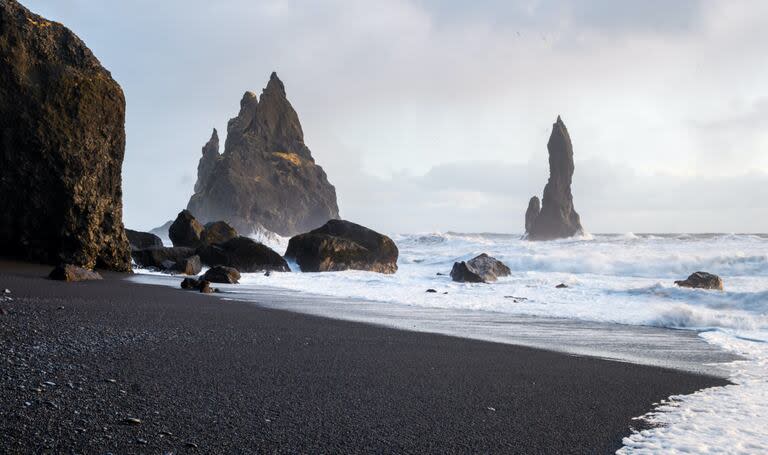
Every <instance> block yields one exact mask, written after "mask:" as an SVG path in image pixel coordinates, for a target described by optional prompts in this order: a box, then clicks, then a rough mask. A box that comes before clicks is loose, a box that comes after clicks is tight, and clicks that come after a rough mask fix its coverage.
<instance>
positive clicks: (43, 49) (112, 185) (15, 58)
mask: <svg viewBox="0 0 768 455" xmlns="http://www.w3.org/2000/svg"><path fill="white" fill-rule="evenodd" d="M124 125H125V98H124V96H123V91H122V89H121V88H120V85H118V83H117V82H115V80H114V79H112V76H111V74H110V73H109V71H107V70H106V69H104V68H103V67H102V66H101V64H100V63H99V61H98V59H97V58H96V57H95V56H94V55H93V53H92V52H91V50H90V49H88V47H86V45H85V44H84V43H83V42H82V41H81V40H80V38H78V37H77V36H76V35H75V34H74V33H72V32H71V31H70V30H69V29H67V28H66V27H64V26H63V25H61V24H59V23H56V22H51V21H49V20H47V19H45V18H43V17H40V16H38V15H36V14H33V13H31V12H30V11H29V10H28V9H26V8H25V7H24V6H22V5H21V4H19V2H17V1H13V0H2V1H0V194H2V197H0V213H2V216H0V249H2V254H3V255H8V256H15V257H20V258H24V259H27V260H33V261H39V262H44V263H49V264H60V263H66V264H73V265H77V266H82V267H84V268H86V269H93V268H94V267H99V268H104V269H109V270H117V271H123V272H126V271H130V270H131V254H130V248H129V246H128V239H127V238H126V236H125V229H124V227H123V219H122V212H123V202H122V189H121V186H122V182H121V170H122V164H123V155H124V152H125V128H124Z"/></svg>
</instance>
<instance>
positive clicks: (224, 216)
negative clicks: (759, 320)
mask: <svg viewBox="0 0 768 455" xmlns="http://www.w3.org/2000/svg"><path fill="white" fill-rule="evenodd" d="M214 145H215V141H214V138H212V139H211V141H209V143H208V145H206V147H204V150H203V156H202V158H201V159H200V163H199V165H198V180H197V183H196V184H195V194H194V195H193V196H192V197H191V198H190V200H189V204H188V205H187V209H189V210H190V211H191V212H192V213H194V214H195V216H197V217H198V219H199V220H201V221H202V222H209V221H217V220H224V221H226V222H228V223H229V224H230V225H232V226H233V227H234V228H235V229H237V231H239V232H242V233H246V234H250V233H251V232H256V231H260V230H262V229H266V230H268V231H271V232H275V233H277V234H280V235H284V236H289V235H295V234H298V233H301V232H306V231H308V230H310V229H313V228H316V227H317V226H320V225H322V224H323V223H325V222H326V221H328V220H329V219H332V218H338V216H339V209H338V205H337V203H336V190H335V188H334V187H333V185H331V184H330V183H329V182H328V178H327V176H326V174H325V171H323V168H321V167H320V166H318V165H317V164H316V163H315V160H314V159H313V158H312V154H311V152H310V150H309V148H307V146H306V145H305V144H304V133H303V131H302V129H301V124H300V123H299V117H298V115H297V114H296V111H294V110H293V107H292V106H291V103H289V102H288V99H287V98H286V94H285V88H284V86H283V83H282V82H281V81H280V79H278V78H277V75H276V74H275V73H272V76H271V77H270V79H269V83H268V84H267V87H266V88H265V89H264V91H263V92H262V94H261V99H257V97H256V95H255V94H253V93H251V92H246V93H245V95H244V96H243V99H242V101H241V102H240V113H239V114H238V116H237V117H235V118H233V119H232V120H230V121H229V123H228V125H227V140H226V143H225V146H224V153H223V154H221V155H218V149H217V147H214ZM214 150H215V151H214Z"/></svg>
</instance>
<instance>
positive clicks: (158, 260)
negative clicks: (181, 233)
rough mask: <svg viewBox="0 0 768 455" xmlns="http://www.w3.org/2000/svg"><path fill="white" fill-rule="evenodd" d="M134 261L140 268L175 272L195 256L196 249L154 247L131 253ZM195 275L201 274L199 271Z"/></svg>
mask: <svg viewBox="0 0 768 455" xmlns="http://www.w3.org/2000/svg"><path fill="white" fill-rule="evenodd" d="M131 254H132V256H133V260H134V261H136V264H137V265H139V266H140V267H147V268H155V269H160V270H175V269H176V268H177V267H181V265H178V266H177V264H185V261H186V260H187V259H189V258H191V257H192V256H194V255H195V250H194V248H187V247H183V246H174V247H165V246H161V247H152V248H145V249H143V250H137V251H134V252H133V253H131ZM195 273H199V270H198V271H197V272H195Z"/></svg>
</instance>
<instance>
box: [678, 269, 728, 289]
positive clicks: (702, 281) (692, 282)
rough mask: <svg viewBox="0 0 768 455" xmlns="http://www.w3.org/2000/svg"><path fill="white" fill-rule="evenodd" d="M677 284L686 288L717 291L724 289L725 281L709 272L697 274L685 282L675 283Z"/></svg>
mask: <svg viewBox="0 0 768 455" xmlns="http://www.w3.org/2000/svg"><path fill="white" fill-rule="evenodd" d="M675 284H676V285H678V286H680V287H684V288H697V289H714V290H717V291H722V290H723V289H724V287H723V279H722V278H720V277H719V276H717V275H714V274H711V273H707V272H695V273H693V274H691V275H690V276H689V277H688V278H687V279H685V280H681V281H675Z"/></svg>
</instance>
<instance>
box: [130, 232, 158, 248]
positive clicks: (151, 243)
mask: <svg viewBox="0 0 768 455" xmlns="http://www.w3.org/2000/svg"><path fill="white" fill-rule="evenodd" d="M125 234H126V236H128V244H129V245H130V246H131V251H132V252H133V251H136V250H143V249H145V248H152V247H158V246H163V241H162V240H160V237H158V236H156V235H155V234H152V233H151V232H141V231H134V230H131V229H126V230H125Z"/></svg>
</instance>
